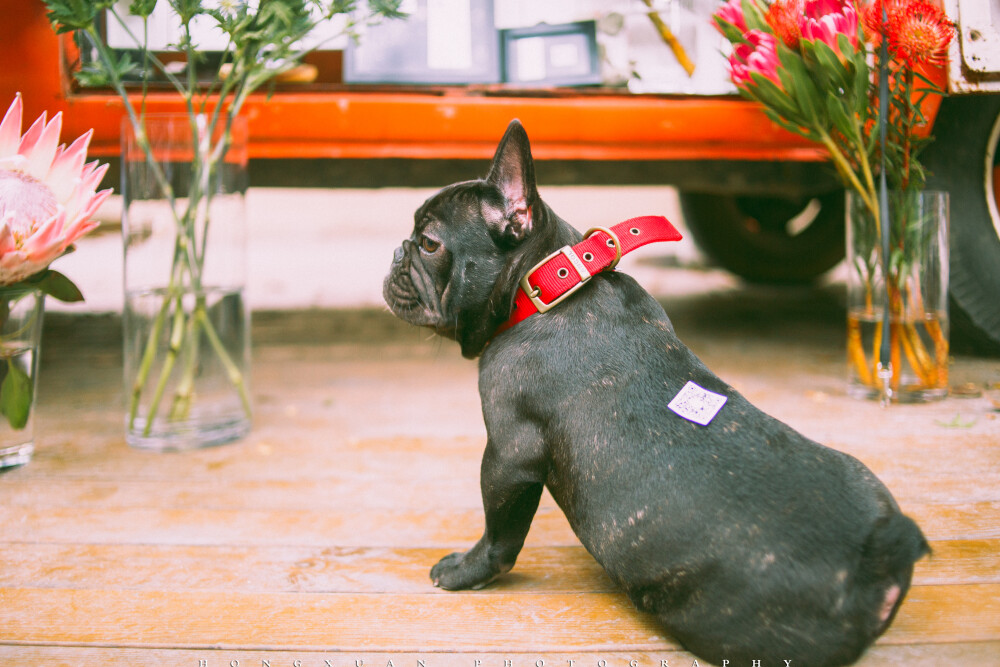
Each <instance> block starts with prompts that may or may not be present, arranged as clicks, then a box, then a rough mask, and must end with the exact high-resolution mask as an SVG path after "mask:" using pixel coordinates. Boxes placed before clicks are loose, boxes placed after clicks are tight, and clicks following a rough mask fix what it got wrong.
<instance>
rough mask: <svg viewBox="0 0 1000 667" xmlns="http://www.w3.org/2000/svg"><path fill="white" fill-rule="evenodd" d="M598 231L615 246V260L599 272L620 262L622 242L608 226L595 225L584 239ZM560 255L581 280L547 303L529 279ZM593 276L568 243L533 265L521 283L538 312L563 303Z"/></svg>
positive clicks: (609, 243)
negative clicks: (605, 235)
mask: <svg viewBox="0 0 1000 667" xmlns="http://www.w3.org/2000/svg"><path fill="white" fill-rule="evenodd" d="M596 232H603V233H605V234H607V236H608V245H609V246H611V245H612V244H613V247H614V249H615V258H614V260H613V261H612V262H611V264H610V265H609V266H606V267H601V268H600V269H598V272H600V271H602V270H609V269H613V268H614V267H615V266H616V265H617V264H618V261H619V260H620V259H621V258H622V244H621V242H620V241H619V240H618V236H617V235H616V234H615V233H614V232H613V231H611V230H610V229H608V228H606V227H594V228H593V229H590V230H588V231H587V233H586V235H585V236H584V239H585V240H586V239H589V238H590V237H591V236H593V235H594V234H595V233H596ZM559 255H563V256H564V257H566V259H567V260H569V263H570V265H572V267H573V268H574V269H576V272H577V273H578V274H579V276H580V280H579V281H578V282H576V283H574V284H572V285H570V286H569V287H568V288H567V289H566V291H565V292H563V293H562V294H558V295H557V296H556V297H555V298H554V299H552V301H550V302H548V303H546V302H544V301H542V299H541V294H542V290H541V288H539V287H535V286H532V285H531V283H530V282H528V279H529V278H530V277H531V276H532V275H534V273H535V271H537V270H538V269H540V268H541V267H542V266H544V265H545V264H546V263H548V262H549V260H551V259H553V258H555V257H558V256H559ZM560 277H562V276H560ZM592 277H593V274H592V273H590V271H588V270H587V266H586V265H585V264H584V263H583V261H582V260H581V259H580V256H579V255H577V254H576V250H574V249H573V247H572V246H568V245H566V246H563V247H562V248H560V249H559V250H556V251H555V252H554V253H552V254H551V255H549V256H548V257H546V258H545V259H543V260H542V261H540V262H539V263H538V264H535V266H533V267H532V269H531V270H530V271H528V273H526V274H525V276H524V277H523V278H521V283H520V285H521V290H522V291H523V292H524V294H525V296H527V297H528V299H529V300H530V301H531V303H532V304H533V305H534V306H535V308H537V309H538V312H539V313H545V312H548V311H549V310H551V309H553V308H555V307H556V306H558V305H559V304H560V303H562V302H563V301H565V300H566V299H568V298H569V297H570V296H572V295H573V294H574V293H575V292H576V291H577V290H578V289H580V288H581V287H583V286H584V285H585V284H586V283H587V281H589V280H590V279H591V278H592Z"/></svg>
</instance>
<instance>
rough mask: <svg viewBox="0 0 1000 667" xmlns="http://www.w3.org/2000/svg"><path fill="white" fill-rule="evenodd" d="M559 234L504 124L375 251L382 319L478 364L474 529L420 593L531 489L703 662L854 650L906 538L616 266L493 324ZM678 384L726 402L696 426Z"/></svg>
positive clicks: (821, 659) (509, 531)
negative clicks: (685, 339) (510, 323)
mask: <svg viewBox="0 0 1000 667" xmlns="http://www.w3.org/2000/svg"><path fill="white" fill-rule="evenodd" d="M610 222H616V221H609V223H610ZM579 238H580V235H579V233H578V232H577V231H576V230H574V229H573V228H572V227H571V226H570V225H568V224H567V223H566V222H564V221H563V220H561V219H560V218H559V217H558V216H556V215H555V213H553V212H552V211H551V210H550V209H549V207H548V206H547V205H546V204H545V203H544V202H543V201H542V200H541V199H540V198H539V197H538V194H537V191H536V189H535V182H534V166H533V163H532V159H531V154H530V149H529V146H528V139H527V135H526V134H525V132H524V129H523V128H522V127H521V125H520V124H519V123H518V122H517V121H514V122H513V123H511V125H510V127H509V128H508V131H507V133H506V134H505V135H504V138H503V140H502V141H501V143H500V146H499V147H498V149H497V154H496V156H495V157H494V162H493V166H492V168H491V171H490V174H489V175H488V176H487V177H486V178H485V179H482V180H474V181H468V182H465V183H458V184H455V185H452V186H449V187H447V188H445V189H444V190H442V191H441V192H440V193H438V194H437V195H435V196H434V197H432V198H431V199H429V200H428V201H427V202H426V203H425V204H424V205H423V206H422V207H421V208H420V209H419V210H418V211H417V213H416V215H415V225H414V230H413V234H412V235H411V237H410V238H409V239H408V240H407V241H404V242H403V246H402V247H401V248H400V249H398V250H397V251H396V257H395V259H394V262H393V266H392V269H391V271H390V274H389V276H388V277H387V278H386V281H385V288H384V291H385V298H386V301H387V303H388V304H389V306H390V307H391V308H392V310H393V311H394V312H395V313H396V314H397V315H399V316H400V317H402V318H403V319H405V320H407V321H410V322H412V323H414V324H418V325H422V326H428V327H431V328H433V329H435V330H436V331H437V332H439V333H440V334H442V335H444V336H447V337H450V338H454V339H456V340H457V341H458V342H459V343H460V344H461V346H462V352H463V354H464V355H465V356H467V357H470V358H473V357H477V356H478V357H480V361H479V391H480V395H481V399H482V405H483V416H484V419H485V422H486V429H487V433H488V440H487V444H486V451H485V453H484V456H483V463H482V471H481V486H482V495H483V503H484V509H485V512H486V530H485V533H484V535H483V537H482V539H481V540H480V541H479V542H478V543H477V544H476V545H475V546H473V547H472V549H470V550H469V551H467V552H464V553H457V554H452V555H450V556H448V557H446V558H444V559H443V560H442V561H441V562H440V563H438V564H437V565H436V566H435V567H434V568H433V570H432V573H431V576H432V579H433V581H434V583H435V585H438V586H440V587H442V588H446V589H465V588H479V587H482V586H485V585H487V584H488V583H489V582H490V581H492V580H493V579H495V578H496V577H497V576H499V575H501V574H502V573H504V572H506V571H508V570H510V569H511V568H512V567H513V566H514V561H515V559H516V558H517V555H518V553H519V551H520V550H521V547H522V545H523V543H524V538H525V536H526V535H527V532H528V528H529V526H530V524H531V520H532V518H533V516H534V513H535V511H536V509H537V507H538V502H539V497H540V495H541V493H542V488H543V486H547V487H548V488H549V490H550V491H551V493H552V496H553V497H554V498H555V500H556V502H557V503H558V504H559V506H560V507H561V508H562V510H563V511H564V512H565V514H566V516H567V518H568V519H569V522H570V524H571V525H572V527H573V530H574V531H575V532H576V534H577V536H578V537H579V538H580V541H581V542H582V543H583V545H584V546H585V547H586V548H587V550H588V551H589V552H590V553H591V554H593V556H594V558H595V559H596V560H597V561H598V562H599V563H600V564H601V565H602V566H603V567H604V568H605V570H607V572H608V574H609V575H610V576H611V578H612V579H613V580H614V581H615V582H616V583H617V584H618V585H619V586H621V587H622V588H623V589H624V590H625V591H626V592H627V593H628V595H629V597H630V598H631V599H632V601H633V602H634V603H635V605H636V606H637V607H638V608H639V609H641V610H642V611H644V612H648V613H650V614H655V615H656V616H657V617H658V618H659V619H660V620H661V621H662V623H663V625H664V626H665V628H666V629H667V630H668V631H669V632H670V633H671V635H672V636H674V637H675V638H676V639H677V640H678V641H680V642H681V643H682V644H683V645H684V647H685V648H687V649H688V650H690V651H692V652H693V653H695V654H696V655H698V656H700V657H702V658H703V659H707V660H709V661H712V662H715V663H717V664H721V663H722V661H723V660H729V661H730V663H731V664H750V663H751V662H752V661H753V660H761V661H763V662H762V664H763V665H771V664H779V665H782V664H785V663H784V661H785V660H790V661H791V664H793V665H803V666H804V665H809V666H811V667H820V666H823V665H843V664H848V663H851V662H853V661H855V660H856V659H857V658H858V657H859V656H860V655H861V654H862V652H863V651H864V650H865V649H866V648H867V647H868V646H869V645H870V644H871V643H872V642H873V641H874V640H875V639H876V638H877V637H878V636H879V635H880V634H881V633H882V632H884V631H885V629H886V628H887V627H888V625H889V623H890V622H891V620H892V617H893V615H894V614H895V612H896V610H897V609H898V607H899V604H900V603H901V602H902V600H903V597H904V596H905V594H906V591H907V589H908V588H909V585H910V579H911V575H912V572H913V563H914V562H915V561H916V560H918V559H919V558H920V557H922V556H923V555H924V554H926V553H928V551H929V549H928V546H927V543H926V541H925V539H924V536H923V534H922V533H921V531H920V529H919V528H918V527H917V526H916V524H915V523H914V522H913V521H912V520H910V519H909V518H907V517H905V516H903V515H902V514H901V513H900V511H899V508H898V506H897V505H896V503H895V501H894V500H893V498H892V496H891V494H890V493H889V491H888V490H887V489H886V488H885V487H884V486H883V485H882V483H881V482H880V481H879V480H878V479H877V478H876V477H875V476H874V475H873V474H872V473H871V472H870V471H869V470H868V469H867V468H866V467H865V466H864V465H863V464H862V463H860V462H859V461H858V460H856V459H854V458H852V457H851V456H848V455H846V454H843V453H841V452H838V451H835V450H832V449H829V448H827V447H824V446H822V445H820V444H817V443H815V442H813V441H811V440H809V439H807V438H805V437H804V436H802V435H800V434H799V433H797V432H795V431H794V430H792V429H791V428H790V427H788V426H787V425H785V424H783V423H782V422H780V421H778V420H776V419H774V418H772V417H770V416H768V415H766V414H764V413H763V412H761V411H760V410H758V409H757V408H755V407H754V406H753V405H751V404H750V403H749V402H748V401H747V400H746V399H745V398H744V397H743V396H741V395H740V394H739V393H738V392H737V391H735V390H734V389H733V388H732V387H730V386H729V385H727V384H726V383H725V382H723V381H722V380H721V379H719V378H718V377H716V376H715V374H713V373H712V372H711V371H710V370H709V369H708V368H706V367H705V365H704V364H703V363H702V362H701V361H700V360H699V359H698V358H697V357H696V356H695V355H694V354H693V353H692V352H691V351H690V350H688V348H687V347H685V346H684V344H683V343H681V341H680V340H679V339H678V338H677V336H676V335H675V334H674V330H673V327H672V325H671V323H670V320H669V319H668V318H667V315H666V314H665V313H664V311H663V309H662V307H661V306H660V304H659V303H658V302H657V301H656V300H655V299H654V298H653V297H651V296H650V295H649V294H648V293H647V292H646V291H645V290H643V289H642V288H641V287H640V286H639V285H638V284H636V282H635V281H634V280H632V279H631V278H630V277H628V276H627V275H624V274H622V273H620V272H609V273H605V274H601V275H599V276H596V277H595V278H593V279H592V280H591V281H590V283H588V284H587V285H586V286H585V287H584V288H583V289H581V290H580V291H579V292H578V293H577V294H575V295H574V296H573V297H572V298H570V299H568V300H567V301H565V302H564V303H562V304H561V305H559V306H558V307H556V308H555V309H553V310H551V311H549V312H548V313H545V314H537V315H534V316H532V317H529V318H528V319H527V320H525V321H523V322H521V323H520V324H517V325H516V326H514V327H513V328H511V329H509V330H507V331H504V332H503V333H501V334H499V335H496V336H495V337H494V333H495V332H496V330H497V328H498V327H499V326H500V324H501V323H502V322H503V321H504V320H506V318H507V317H508V315H509V314H510V311H511V307H512V303H513V299H514V295H515V292H516V290H517V289H518V288H517V283H518V281H519V280H520V278H521V277H522V276H523V275H524V273H525V272H526V271H527V270H528V269H529V268H530V267H532V266H534V264H535V263H536V262H538V261H539V260H540V259H541V258H543V257H544V256H546V255H547V254H549V253H551V252H553V251H555V250H557V249H558V248H560V247H561V246H563V245H566V244H571V243H574V242H576V241H577V240H579ZM689 380H692V381H694V382H696V383H698V384H699V385H701V386H702V387H704V388H706V389H708V390H710V391H713V392H716V393H719V394H724V395H725V396H727V397H728V401H727V403H726V404H725V406H724V407H723V408H722V410H721V412H719V414H718V415H717V416H716V417H715V419H714V420H713V421H712V422H711V423H710V424H709V425H708V426H700V425H697V424H694V423H692V422H689V421H686V420H684V419H683V418H681V417H679V416H677V415H676V414H674V413H673V412H671V411H670V410H668V409H667V407H666V406H667V403H668V402H670V400H671V399H672V398H673V397H674V396H675V395H676V394H677V393H678V392H679V391H680V389H681V388H682V387H683V386H684V384H685V383H686V382H688V381H689Z"/></svg>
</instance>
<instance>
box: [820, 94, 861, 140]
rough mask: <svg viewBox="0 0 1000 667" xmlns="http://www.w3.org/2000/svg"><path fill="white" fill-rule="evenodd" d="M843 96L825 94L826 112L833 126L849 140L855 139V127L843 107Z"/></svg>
mask: <svg viewBox="0 0 1000 667" xmlns="http://www.w3.org/2000/svg"><path fill="white" fill-rule="evenodd" d="M844 102H845V100H844V98H842V97H839V96H837V95H827V96H826V112H827V114H828V115H829V116H830V120H831V121H833V126H834V127H836V128H837V130H838V131H839V132H840V133H841V134H843V135H844V136H845V137H847V138H848V139H850V140H851V141H854V140H855V138H856V137H855V134H856V132H855V127H854V124H853V123H851V117H850V115H848V111H847V110H846V109H845V108H844Z"/></svg>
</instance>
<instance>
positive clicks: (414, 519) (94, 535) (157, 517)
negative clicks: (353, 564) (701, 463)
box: [0, 501, 1000, 549]
mask: <svg viewBox="0 0 1000 667" xmlns="http://www.w3.org/2000/svg"><path fill="white" fill-rule="evenodd" d="M903 510H904V511H905V512H906V513H907V514H909V515H910V516H912V517H913V518H914V519H915V520H916V521H917V523H918V524H919V525H920V526H921V527H922V528H923V530H924V533H925V534H926V535H927V537H928V539H930V540H933V541H940V540H981V539H995V538H998V537H1000V501H995V502H979V503H956V504H932V505H925V504H912V505H904V506H903ZM482 528H483V516H482V510H480V509H465V510H454V509H448V510H445V509H442V510H426V511H421V510H420V509H415V510H412V511H406V510H399V511H394V510H384V509H370V510H362V509H358V510H347V509H344V508H338V509H333V510H328V511H315V510H267V509H259V510H217V509H211V508H191V509H169V508H168V509H153V508H128V507H126V508H112V509H108V508H102V507H87V508H82V507H43V508H36V507H31V506H24V505H18V506H9V505H3V506H0V542H19V541H23V540H24V538H25V536H27V535H30V536H31V540H33V541H36V542H41V543H74V542H79V543H108V544H204V545H213V544H214V545H220V544H233V545H268V544H284V545H298V546H303V545H310V546H325V547H328V546H337V547H354V546H357V547H372V546H375V547H446V548H447V547H452V548H455V549H464V548H467V547H468V546H469V545H470V544H471V543H472V542H474V541H475V540H477V539H479V537H480V535H481V532H482ZM528 539H529V540H533V541H532V542H531V543H532V544H533V545H534V544H544V545H547V546H575V545H577V544H579V540H577V538H576V536H575V535H574V534H573V531H572V530H571V529H570V527H569V523H568V522H567V521H566V519H565V517H564V516H563V514H562V512H561V511H559V509H557V508H555V507H551V506H548V507H542V508H540V509H539V511H538V514H537V515H536V516H535V519H534V522H533V523H532V529H531V532H530V533H529V538H528Z"/></svg>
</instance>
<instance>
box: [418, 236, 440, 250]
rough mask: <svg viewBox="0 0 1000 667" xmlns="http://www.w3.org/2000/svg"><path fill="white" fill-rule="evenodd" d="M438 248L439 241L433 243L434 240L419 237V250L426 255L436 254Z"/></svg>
mask: <svg viewBox="0 0 1000 667" xmlns="http://www.w3.org/2000/svg"><path fill="white" fill-rule="evenodd" d="M440 247H441V243H440V242H439V241H435V240H434V239H431V238H428V237H426V236H421V237H420V249H421V250H423V251H424V252H426V253H427V254H428V255H433V254H434V253H436V252H437V250H438V248H440Z"/></svg>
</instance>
